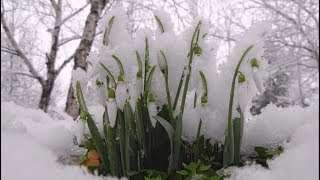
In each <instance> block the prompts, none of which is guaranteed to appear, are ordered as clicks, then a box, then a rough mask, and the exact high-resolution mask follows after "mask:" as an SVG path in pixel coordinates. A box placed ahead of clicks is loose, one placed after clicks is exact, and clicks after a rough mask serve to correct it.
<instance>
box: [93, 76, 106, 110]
mask: <svg viewBox="0 0 320 180" xmlns="http://www.w3.org/2000/svg"><path fill="white" fill-rule="evenodd" d="M96 93H97V96H98V97H99V98H98V100H99V103H100V104H101V105H103V106H105V105H106V100H107V86H106V85H105V83H104V82H103V81H99V79H98V78H97V79H96Z"/></svg>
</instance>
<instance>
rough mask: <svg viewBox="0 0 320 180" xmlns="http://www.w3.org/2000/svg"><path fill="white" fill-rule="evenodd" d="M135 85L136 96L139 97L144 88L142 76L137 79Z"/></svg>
mask: <svg viewBox="0 0 320 180" xmlns="http://www.w3.org/2000/svg"><path fill="white" fill-rule="evenodd" d="M135 87H136V97H137V98H139V96H140V94H141V93H142V88H143V83H142V78H139V79H137V80H136V82H135Z"/></svg>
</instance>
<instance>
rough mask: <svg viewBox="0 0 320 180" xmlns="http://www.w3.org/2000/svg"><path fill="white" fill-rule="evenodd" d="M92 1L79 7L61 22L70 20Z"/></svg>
mask: <svg viewBox="0 0 320 180" xmlns="http://www.w3.org/2000/svg"><path fill="white" fill-rule="evenodd" d="M89 4H90V3H87V4H85V5H84V6H82V7H81V8H79V9H78V10H77V11H75V12H74V13H71V14H70V15H68V16H67V17H65V18H64V19H63V20H62V21H61V24H60V25H62V24H64V23H65V22H66V21H68V20H69V19H71V18H72V17H74V16H75V15H77V14H79V13H80V12H81V11H83V10H84V9H85V8H86V7H87V6H88V5H89Z"/></svg>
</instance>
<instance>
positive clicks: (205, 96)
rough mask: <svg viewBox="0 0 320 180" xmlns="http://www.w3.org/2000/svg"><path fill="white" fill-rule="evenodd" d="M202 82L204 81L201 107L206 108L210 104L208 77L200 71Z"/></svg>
mask: <svg viewBox="0 0 320 180" xmlns="http://www.w3.org/2000/svg"><path fill="white" fill-rule="evenodd" d="M199 74H200V77H201V81H202V91H203V94H202V96H201V106H205V105H206V104H207V103H208V86H207V80H206V76H205V75H204V74H203V72H202V71H199Z"/></svg>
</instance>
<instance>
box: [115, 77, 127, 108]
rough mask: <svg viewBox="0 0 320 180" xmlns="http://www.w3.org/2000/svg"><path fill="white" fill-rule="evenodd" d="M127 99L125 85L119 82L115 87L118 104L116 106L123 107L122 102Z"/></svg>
mask: <svg viewBox="0 0 320 180" xmlns="http://www.w3.org/2000/svg"><path fill="white" fill-rule="evenodd" d="M126 100H127V86H126V85H125V84H124V83H123V82H121V83H119V84H118V85H117V89H116V101H117V104H118V107H119V108H120V109H121V110H122V109H123V107H124V104H125V102H126Z"/></svg>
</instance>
